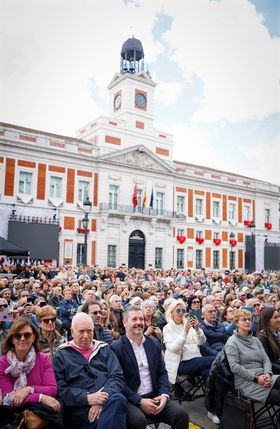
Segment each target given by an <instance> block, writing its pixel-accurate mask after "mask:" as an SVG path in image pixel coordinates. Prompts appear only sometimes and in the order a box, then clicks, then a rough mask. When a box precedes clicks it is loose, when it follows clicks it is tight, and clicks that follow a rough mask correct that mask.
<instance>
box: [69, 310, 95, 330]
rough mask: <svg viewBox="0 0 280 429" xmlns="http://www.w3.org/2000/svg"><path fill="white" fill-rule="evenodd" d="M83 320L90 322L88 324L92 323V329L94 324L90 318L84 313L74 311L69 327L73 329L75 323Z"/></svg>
mask: <svg viewBox="0 0 280 429" xmlns="http://www.w3.org/2000/svg"><path fill="white" fill-rule="evenodd" d="M84 320H85V321H87V322H90V324H91V325H92V329H93V327H94V325H93V321H92V318H91V317H90V316H89V315H88V314H86V313H76V314H75V316H74V317H73V319H72V323H71V328H72V329H73V328H74V326H75V325H78V324H79V322H82V321H84Z"/></svg>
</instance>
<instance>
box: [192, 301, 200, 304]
mask: <svg viewBox="0 0 280 429" xmlns="http://www.w3.org/2000/svg"><path fill="white" fill-rule="evenodd" d="M192 304H200V301H192Z"/></svg>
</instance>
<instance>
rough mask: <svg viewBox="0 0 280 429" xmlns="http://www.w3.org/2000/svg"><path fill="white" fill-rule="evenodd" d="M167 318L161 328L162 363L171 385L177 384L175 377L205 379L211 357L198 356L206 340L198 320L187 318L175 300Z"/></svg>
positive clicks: (169, 308)
mask: <svg viewBox="0 0 280 429" xmlns="http://www.w3.org/2000/svg"><path fill="white" fill-rule="evenodd" d="M166 319H167V320H168V323H167V325H166V326H164V328H163V341H164V345H165V348H166V351H165V357H164V360H165V365H166V369H167V372H168V379H169V381H170V383H171V384H174V383H176V378H177V374H178V375H188V376H190V377H195V376H197V375H200V376H201V377H202V378H203V379H204V380H206V379H207V377H208V374H209V370H210V366H211V363H212V361H213V360H214V357H212V356H201V353H200V350H199V346H200V345H202V344H204V343H205V341H206V338H205V335H204V333H203V331H202V330H201V329H200V328H199V326H198V324H199V322H198V320H197V318H196V317H190V316H189V315H188V313H187V312H186V307H185V303H184V301H183V300H182V299H177V300H176V301H173V302H171V304H170V305H169V307H168V310H167V312H166ZM176 387H177V386H176V385H175V389H176ZM176 393H177V392H176ZM178 393H179V394H181V393H183V392H178Z"/></svg>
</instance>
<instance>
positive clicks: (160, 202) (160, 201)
mask: <svg viewBox="0 0 280 429" xmlns="http://www.w3.org/2000/svg"><path fill="white" fill-rule="evenodd" d="M163 207H164V193H163V192H157V193H156V214H157V215H163Z"/></svg>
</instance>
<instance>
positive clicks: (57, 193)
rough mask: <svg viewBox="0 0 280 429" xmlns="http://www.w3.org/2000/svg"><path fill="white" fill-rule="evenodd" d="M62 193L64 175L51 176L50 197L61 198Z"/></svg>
mask: <svg viewBox="0 0 280 429" xmlns="http://www.w3.org/2000/svg"><path fill="white" fill-rule="evenodd" d="M61 195H62V177H55V176H51V177H50V197H51V198H61Z"/></svg>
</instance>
